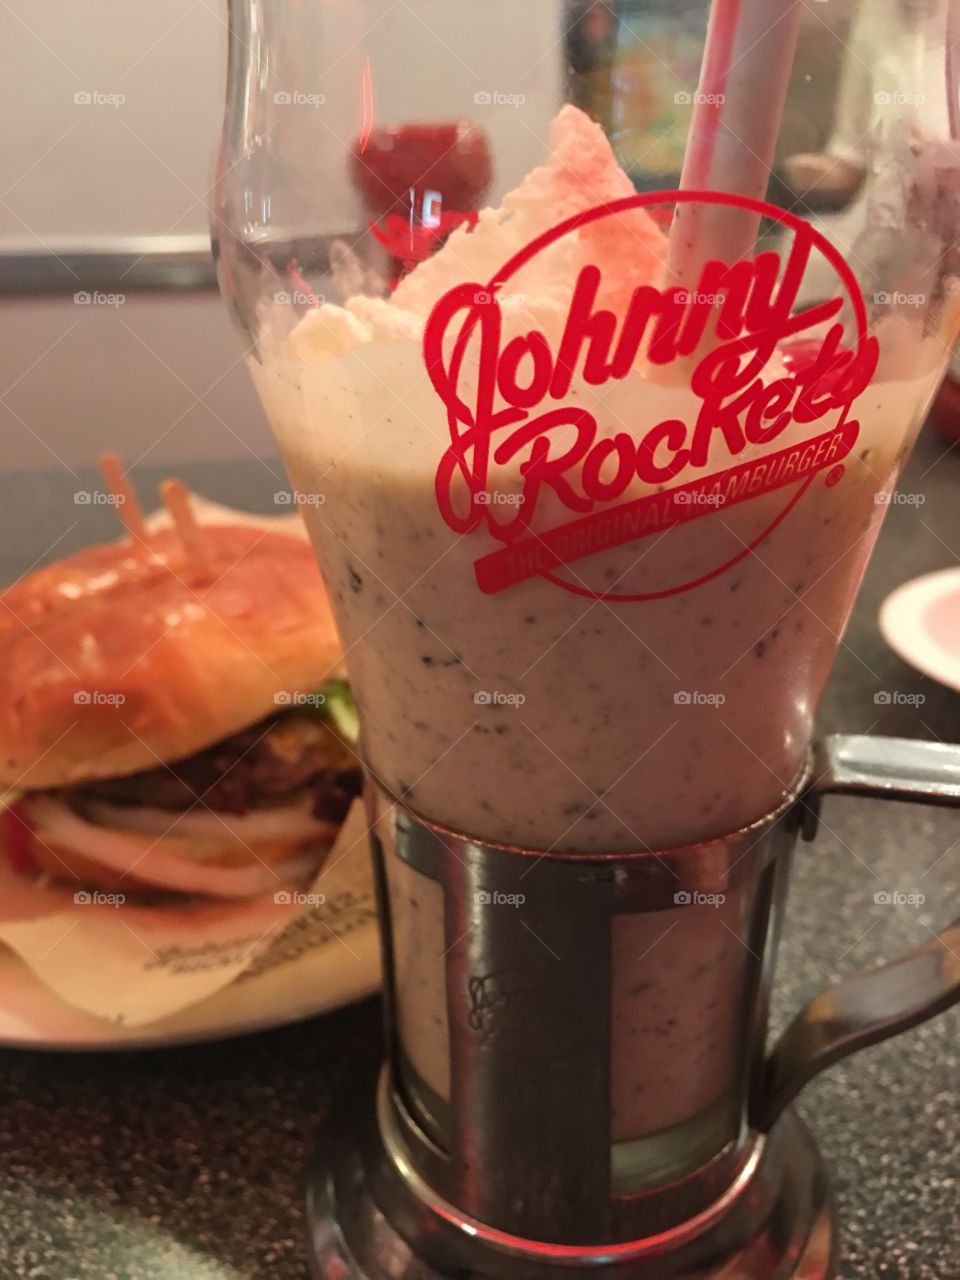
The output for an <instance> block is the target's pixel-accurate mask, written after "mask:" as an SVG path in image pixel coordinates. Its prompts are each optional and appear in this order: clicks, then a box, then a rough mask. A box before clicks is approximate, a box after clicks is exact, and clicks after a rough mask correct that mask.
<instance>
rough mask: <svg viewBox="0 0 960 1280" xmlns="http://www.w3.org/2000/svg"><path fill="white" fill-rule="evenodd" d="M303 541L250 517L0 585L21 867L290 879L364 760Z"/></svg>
mask: <svg viewBox="0 0 960 1280" xmlns="http://www.w3.org/2000/svg"><path fill="white" fill-rule="evenodd" d="M341 662H342V654H341V649H340V644H339V640H338V638H337V634H336V631H335V629H334V625H333V620H332V617H331V614H330V607H329V602H328V599H327V594H326V590H325V588H324V585H323V582H322V580H321V577H320V574H319V571H318V570H317V567H316V564H315V562H314V558H313V554H312V552H311V550H310V547H309V545H308V543H307V542H306V541H305V540H304V539H302V538H300V537H298V536H297V535H296V534H292V533H290V534H287V533H281V532H277V531H275V530H268V529H265V528H263V527H255V526H252V525H245V524H218V525H205V526H197V525H194V526H193V536H191V538H190V539H189V540H187V541H185V540H184V538H183V537H182V536H181V534H179V533H178V532H177V531H175V530H172V529H168V530H163V531H160V532H157V533H154V534H151V535H150V536H148V537H144V538H142V539H138V538H132V539H126V540H124V541H123V542H118V543H114V544H109V545H105V546H98V547H91V548H89V549H87V550H85V551H82V552H80V553H78V554H77V555H73V556H70V557H69V558H68V559H66V560H61V561H59V562H57V563H56V564H52V565H50V566H48V567H46V568H43V569H40V570H39V571H37V572H35V573H33V574H31V575H30V576H29V577H26V578H24V579H22V580H21V581H20V582H18V583H16V584H15V585H14V586H11V587H9V588H8V589H7V590H6V591H3V592H2V593H0V790H6V791H13V792H14V793H15V794H17V796H18V798H17V799H16V801H15V802H14V803H13V804H12V805H10V806H9V807H8V808H7V809H6V810H5V813H4V820H3V825H4V837H5V846H6V849H7V852H8V855H9V857H10V858H11V860H12V861H13V862H14V864H15V865H16V866H17V867H18V869H21V870H23V871H32V872H34V873H38V874H46V875H48V876H51V877H54V878H56V879H57V880H60V881H64V882H67V883H71V884H73V885H75V886H76V887H77V888H80V887H83V888H93V889H103V890H107V891H111V890H112V891H116V890H122V891H125V892H126V893H127V894H128V895H135V894H138V893H139V894H151V893H156V892H157V891H159V892H172V893H176V894H190V895H201V896H205V897H210V898H246V897H251V896H255V895H258V894H263V893H267V892H270V891H275V890H277V889H278V888H280V887H282V886H284V885H287V884H290V883H297V882H301V881H305V880H306V879H308V878H309V877H310V875H311V874H312V873H313V872H314V871H315V870H316V869H317V868H318V866H319V865H320V862H321V861H322V859H323V857H324V854H325V853H326V851H327V850H328V849H329V847H330V845H331V843H332V841H333V839H334V838H335V836H336V834H337V831H338V829H339V827H340V824H341V822H342V820H343V818H344V817H345V815H346V812H347V809H348V808H349V805H350V803H351V800H352V798H353V797H354V796H355V795H356V794H357V793H358V792H359V789H360V773H359V767H358V764H357V759H356V756H355V755H354V752H353V750H352V747H353V742H352V740H351V739H352V738H355V723H353V722H352V718H351V717H352V710H351V708H352V704H351V703H350V701H349V690H348V689H347V687H346V685H345V683H344V682H343V681H342V680H341V679H339V678H338V677H339V672H340V667H341Z"/></svg>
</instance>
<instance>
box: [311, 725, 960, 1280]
mask: <svg viewBox="0 0 960 1280" xmlns="http://www.w3.org/2000/svg"><path fill="white" fill-rule="evenodd" d="M831 792H847V793H850V792H853V793H858V794H863V795H870V796H874V797H880V798H893V799H907V800H922V801H925V802H928V803H942V804H950V805H955V806H956V805H960V747H951V746H943V745H941V744H934V743H923V742H913V741H903V740H897V739H883V738H854V737H833V738H829V739H827V740H825V741H824V742H822V743H820V744H818V745H817V747H816V748H815V749H814V751H813V752H812V753H811V757H810V761H809V765H808V769H807V771H806V773H805V775H804V777H803V778H802V779H801V780H800V781H799V783H798V785H797V787H796V789H795V791H794V792H793V793H791V794H790V795H788V796H787V797H785V799H784V802H783V803H782V805H781V806H780V808H779V809H778V810H777V811H776V812H774V813H772V814H769V815H767V816H766V817H764V818H763V819H762V820H760V821H759V822H757V823H754V824H752V825H751V826H749V827H747V828H744V829H743V830H741V831H738V832H735V833H733V834H732V835H729V836H726V837H724V838H722V839H718V840H712V841H709V842H706V843H703V844H698V845H692V846H686V847H684V848H678V849H672V850H665V851H660V852H658V853H650V852H647V851H644V852H639V853H633V854H626V855H619V854H618V855H597V854H583V855H581V854H570V853H564V854H547V853H544V852H542V851H536V850H523V849H516V848H509V847H497V846H491V845H488V844H484V843H482V842H479V841H476V840H472V839H470V838H469V837H467V836H463V835H460V834H457V833H454V832H451V831H447V830H445V829H443V828H441V827H438V826H436V825H435V824H432V823H430V822H428V821H426V820H425V819H423V818H422V817H420V816H418V815H416V814H414V813H412V812H411V811H410V810H408V809H406V808H405V807H404V806H403V805H402V804H400V803H399V802H398V801H396V800H395V799H394V798H393V797H391V796H389V795H388V794H387V793H386V792H384V791H383V790H382V789H381V788H379V787H377V786H375V785H374V784H370V789H369V792H368V795H369V800H370V808H371V829H372V838H373V846H374V860H375V867H376V873H377V880H378V893H379V898H380V918H381V928H382V936H383V951H384V996H385V1010H386V1023H387V1040H388V1061H387V1064H386V1066H385V1067H384V1071H383V1074H382V1076H381V1079H380V1083H379V1086H378V1088H377V1090H376V1099H375V1101H374V1099H373V1098H371V1096H370V1092H369V1091H368V1092H367V1093H366V1094H365V1096H364V1098H363V1099H362V1100H361V1101H360V1102H359V1103H358V1105H357V1106H356V1107H355V1108H353V1109H349V1110H348V1111H346V1112H345V1113H344V1119H342V1120H341V1121H340V1123H339V1125H338V1126H337V1128H336V1129H335V1130H333V1131H331V1132H330V1133H329V1134H328V1135H327V1137H326V1139H325V1141H324V1145H323V1149H322V1151H321V1154H320V1158H319V1160H318V1163H317V1166H316V1168H315V1170H314V1172H313V1174H312V1175H311V1180H310V1187H309V1222H310V1233H311V1234H310V1250H311V1261H312V1266H313V1273H314V1275H315V1276H317V1277H324V1278H334V1277H341V1278H342V1277H352V1278H355V1280H474V1278H477V1280H479V1278H480V1277H488V1278H489V1280H548V1278H550V1277H558V1276H563V1275H567V1274H573V1275H575V1274H576V1273H578V1272H584V1273H589V1274H590V1275H591V1276H597V1277H618V1278H622V1280H670V1278H671V1277H678V1278H684V1280H693V1278H694V1277H696V1278H697V1280H708V1278H713V1280H720V1278H721V1277H731V1278H732V1277H736V1280H787V1278H788V1277H795V1278H797V1280H821V1278H823V1280H826V1277H829V1276H831V1275H833V1274H834V1265H835V1261H834V1253H835V1239H834V1228H833V1217H832V1209H831V1204H830V1195H829V1189H828V1184H827V1179H826V1177H825V1174H824V1170H823V1168H822V1165H821V1161H820V1157H819V1154H818V1152H817V1149H816V1146H815V1144H814V1142H813V1139H812V1138H811V1136H810V1134H809V1133H808V1132H807V1130H806V1129H805V1128H804V1127H803V1125H802V1124H801V1123H800V1121H799V1120H798V1119H797V1117H796V1116H795V1115H794V1114H793V1113H792V1112H791V1111H790V1110H789V1109H788V1107H789V1104H790V1102H791V1101H792V1100H793V1098H794V1097H795V1096H796V1094H797V1093H798V1092H799V1090H800V1089H801V1088H802V1087H803V1086H804V1084H805V1083H806V1082H807V1081H808V1080H809V1079H811V1078H812V1077H813V1076H814V1075H816V1074H817V1073H818V1072H819V1071H821V1070H823V1069H824V1068H825V1067H827V1066H829V1065H830V1064H831V1063H833V1062H835V1061H837V1060H838V1059H839V1058H841V1057H844V1056H846V1055H847V1054H849V1053H852V1052H854V1051H855V1050H856V1049H858V1048H861V1047H863V1046H865V1045H868V1044H873V1043H876V1042H877V1041H879V1040H882V1039H885V1038H887V1037H889V1036H892V1035H895V1034H897V1033H898V1032H900V1031H902V1030H904V1029H906V1028H907V1027H910V1026H913V1025H915V1024H916V1023H918V1022H920V1021H923V1020H924V1019H926V1018H929V1017H931V1016H933V1015H934V1014H935V1013H937V1012H939V1011H941V1010H942V1009H945V1008H946V1007H948V1006H949V1005H950V1004H953V1003H955V1002H956V1001H958V1000H960V960H958V959H957V955H958V953H960V925H954V926H953V927H952V928H951V929H948V930H946V931H945V932H944V933H943V934H941V935H939V936H938V937H936V938H933V939H931V940H930V942H928V943H927V944H925V945H924V946H922V947H920V948H919V949H918V950H917V951H914V952H912V953H911V954H909V955H907V956H904V957H902V958H900V959H899V960H897V961H894V962H893V963H892V964H889V965H885V966H883V967H881V968H878V969H874V970H872V971H869V972H865V973H861V974H858V975H855V976H854V977H852V978H850V979H848V980H847V981H845V982H843V983H840V984H838V985H836V986H834V987H831V988H829V989H828V990H827V991H825V992H823V993H822V994H821V995H820V996H818V997H816V998H815V999H814V1000H812V1001H811V1002H810V1003H809V1004H808V1005H807V1006H806V1008H805V1009H803V1010H802V1011H801V1012H800V1013H799V1014H798V1015H797V1016H796V1018H795V1019H794V1020H793V1022H792V1023H791V1024H790V1026H789V1027H788V1028H787V1030H786V1032H785V1033H784V1035H783V1036H782V1037H781V1039H780V1041H779V1042H778V1043H777V1044H776V1046H775V1047H774V1048H773V1050H772V1052H770V1053H769V1054H768V1053H767V1052H766V1032H767V1011H768V1004H769V992H770V986H771V982H772V978H773V969H774V962H775V955H776V946H777V939H778V935H779V930H780V924H781V921H782V917H783V909H784V904H785V898H786V888H787V880H788V876H789V868H790V861H791V857H792V852H793V848H794V845H795V842H796V838H797V835H798V834H799V833H801V832H802V834H803V836H804V838H806V839H812V838H813V836H814V835H815V832H816V825H817V815H818V812H819V805H820V801H821V798H822V796H823V795H825V794H827V793H831ZM534 873H535V874H534ZM411 885H412V888H411ZM534 886H535V889H534ZM718 904H726V905H725V906H724V910H725V912H726V918H724V919H723V920H721V921H719V923H720V924H722V926H723V929H722V931H721V930H720V928H719V927H716V926H713V925H712V924H711V921H712V917H711V916H710V915H709V914H705V913H709V911H710V910H711V908H714V909H715V908H716V907H717V906H718ZM698 906H700V907H702V908H703V911H702V912H701V914H700V915H697V914H696V910H697V908H698ZM498 908H499V909H498ZM417 910H419V911H420V913H421V914H420V917H419V920H420V921H421V922H424V921H427V920H428V919H429V920H430V921H432V925H431V928H432V930H433V932H432V933H430V931H429V930H428V931H427V934H428V935H429V937H430V938H431V939H432V941H433V943H434V944H436V943H437V941H438V939H439V940H440V941H442V948H440V950H442V954H432V953H431V950H430V947H429V946H428V945H427V936H426V935H425V936H424V938H423V945H420V946H419V947H418V945H417V942H418V939H417V934H416V930H411V928H410V925H411V912H413V913H414V915H413V917H412V922H413V924H414V925H416V924H417V923H418V917H416V914H415V913H416V911H417ZM427 913H429V915H428V914H427ZM624 921H626V922H627V923H626V925H624V924H623V922H624ZM668 922H673V927H676V928H678V929H679V930H681V931H682V932H680V933H679V935H678V936H677V939H676V941H677V943H678V945H676V947H675V949H674V950H673V951H671V952H668V953H666V955H665V953H664V952H663V951H661V953H660V954H659V955H658V954H657V951H656V949H655V948H653V949H651V952H650V954H649V955H648V956H644V955H641V956H638V957H636V958H633V957H632V953H631V951H630V949H629V948H628V949H627V951H624V950H623V949H622V948H620V949H619V950H618V949H617V946H616V943H615V938H616V936H617V930H618V928H622V927H626V928H628V929H636V930H637V931H638V933H637V936H638V937H640V936H642V937H646V936H648V934H649V930H651V929H653V930H654V933H655V934H656V935H657V936H665V934H663V932H662V931H661V930H660V929H659V927H658V926H659V924H660V923H663V924H664V925H666V924H667V923H668ZM711 927H713V928H714V930H715V934H716V939H717V941H716V942H715V943H714V944H712V948H711V949H710V950H709V953H708V954H709V956H710V961H711V964H712V968H711V969H710V971H709V973H708V972H707V971H706V969H705V966H704V965H703V964H701V965H700V966H699V968H698V969H697V970H695V971H691V973H687V971H686V970H685V969H684V968H683V965H682V961H683V957H684V955H685V954H686V952H687V951H693V950H695V948H696V947H698V946H700V947H703V946H704V945H705V944H704V942H703V936H704V934H705V932H706V934H707V935H708V937H709V930H710V929H711ZM724 934H726V935H729V941H728V942H726V943H723V942H722V939H723V936H724ZM557 938H562V939H563V944H562V945H557V946H551V939H557ZM436 949H437V948H436V945H434V950H436ZM624 955H627V956H628V957H630V959H629V963H624V962H623V956H624ZM612 956H619V957H620V959H619V960H618V961H617V962H616V963H612V962H611V957H612ZM671 957H672V959H671ZM671 966H672V967H671ZM678 966H679V967H678ZM664 970H666V971H667V975H666V976H665V974H664ZM667 982H670V983H672V984H673V995H674V997H675V998H674V1000H673V1005H674V1016H672V1017H664V1012H663V1011H664V1003H663V1001H664V999H665V998H668V997H669V996H670V994H671V992H670V988H669V987H667V986H665V985H664V984H665V983H667ZM708 982H712V984H713V985H712V987H709V988H708V989H709V992H710V1002H709V1004H704V1005H703V1007H704V1008H710V1009H712V1010H713V1011H714V1013H716V1012H717V1011H718V1010H719V1015H718V1016H716V1017H714V1018H713V1021H710V1020H709V1019H707V1018H706V1017H704V1016H702V1015H701V1014H700V1012H699V1005H698V1001H703V999H704V997H703V990H704V989H705V988H706V987H707V984H708ZM418 984H419V985H418ZM431 984H433V985H432V986H431ZM630 1001H634V1002H635V1006H630V1007H631V1010H634V1009H636V1010H639V1012H640V1014H641V1015H642V1016H641V1017H640V1019H639V1020H637V1019H634V1020H633V1022H631V1029H632V1030H633V1031H634V1032H636V1033H637V1034H638V1036H639V1045H640V1048H639V1050H638V1049H637V1048H636V1047H633V1048H629V1049H628V1048H627V1047H625V1046H627V1045H628V1041H627V1040H626V1039H624V1038H623V1036H621V1038H620V1040H619V1042H618V1040H617V1035H616V1034H614V1033H612V1031H611V1028H612V1027H614V1026H616V1025H617V1018H618V1015H619V1013H620V1011H622V1009H623V1007H624V1006H625V1005H627V1004H628V1003H629V1002H630ZM636 1002H639V1003H638V1004H637V1003H636ZM434 1005H442V1006H443V1007H442V1008H434ZM425 1014H430V1015H432V1016H431V1017H425V1016H424V1015H425ZM647 1015H649V1016H647ZM644 1019H645V1021H644ZM658 1019H659V1021H658ZM685 1020H686V1022H685ZM641 1024H642V1025H641ZM670 1037H675V1039H674V1040H671V1039H670ZM661 1041H663V1042H664V1047H663V1048H662V1049H658V1048H657V1046H658V1044H660V1042H661ZM681 1046H685V1049H686V1052H688V1053H689V1052H693V1051H696V1052H700V1051H704V1052H707V1053H708V1054H709V1062H710V1065H711V1071H710V1072H709V1073H708V1072H707V1071H706V1070H705V1069H704V1070H702V1071H700V1072H696V1071H695V1072H693V1073H692V1074H691V1073H689V1072H688V1073H687V1074H686V1075H685V1074H684V1073H683V1070H682V1067H683V1063H682V1062H681V1060H680V1056H679V1055H680V1049H681ZM627 1052H629V1053H630V1054H632V1055H634V1057H635V1058H636V1065H635V1073H636V1076H637V1080H638V1087H639V1088H640V1089H641V1090H642V1089H643V1088H644V1087H645V1084H646V1083H649V1082H650V1081H649V1080H648V1081H646V1082H645V1080H644V1075H645V1072H646V1073H647V1074H648V1076H649V1077H650V1080H652V1079H653V1076H654V1074H655V1070H657V1069H659V1068H655V1067H654V1062H655V1060H657V1061H659V1063H660V1066H661V1067H662V1065H663V1061H664V1060H665V1061H666V1063H667V1065H668V1067H669V1064H670V1062H671V1061H673V1062H674V1064H675V1067H676V1078H675V1081H670V1082H668V1087H667V1088H666V1089H665V1090H664V1091H663V1092H662V1093H661V1094H660V1095H658V1097H657V1108H655V1109H654V1113H653V1114H654V1115H656V1114H657V1109H658V1108H659V1109H660V1110H662V1112H663V1116H664V1118H665V1119H666V1120H670V1121H671V1122H670V1123H666V1124H664V1125H663V1126H662V1127H658V1126H657V1125H650V1124H649V1123H647V1124H646V1125H645V1131H644V1132H641V1133H634V1132H632V1131H628V1132H626V1133H624V1132H622V1131H621V1130H622V1128H623V1120H622V1117H621V1118H618V1106H617V1102H618V1100H617V1097H616V1096H615V1095H616V1093H617V1092H618V1091H619V1092H620V1093H624V1092H628V1090H626V1089H625V1082H626V1084H627V1085H629V1084H630V1082H631V1079H632V1078H631V1076H630V1073H629V1072H628V1073H627V1075H626V1077H625V1076H624V1073H623V1070H622V1068H623V1065H624V1063H623V1061H622V1060H621V1061H619V1062H614V1055H615V1054H618V1055H619V1057H620V1059H623V1056H624V1054H625V1053H627ZM658 1053H659V1054H660V1058H659V1059H655V1055H656V1054H658ZM664 1055H665V1057H664ZM671 1055H673V1057H672V1058H671ZM614 1067H617V1068H618V1070H617V1072H615V1071H614ZM708 1077H710V1078H708ZM615 1079H616V1081H617V1083H616V1086H615V1085H614V1083H613V1082H614V1080H615ZM670 1084H672V1085H673V1087H672V1089H671V1088H670V1087H669V1085H670ZM705 1084H706V1085H710V1086H711V1087H712V1088H713V1089H714V1090H715V1092H716V1097H715V1098H712V1099H711V1098H708V1097H707V1096H706V1095H704V1096H701V1092H702V1087H703V1086H704V1085H705ZM670 1107H674V1108H676V1109H677V1116H679V1117H680V1118H679V1119H678V1118H677V1116H670V1115H668V1109H669V1108H670ZM687 1113H688V1114H687ZM638 1114H639V1113H638Z"/></svg>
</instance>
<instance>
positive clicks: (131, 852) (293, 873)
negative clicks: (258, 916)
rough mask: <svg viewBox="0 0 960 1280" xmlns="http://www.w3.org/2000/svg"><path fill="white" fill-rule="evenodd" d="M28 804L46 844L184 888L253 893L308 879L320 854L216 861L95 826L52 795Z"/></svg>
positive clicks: (180, 845) (172, 844) (221, 894)
mask: <svg viewBox="0 0 960 1280" xmlns="http://www.w3.org/2000/svg"><path fill="white" fill-rule="evenodd" d="M23 804H24V806H25V807H26V809H27V812H28V814H29V816H30V820H31V822H32V823H33V826H34V829H35V831H36V833H37V835H38V837H39V838H40V839H41V840H43V841H45V842H46V843H47V844H51V845H53V844H55V845H60V846H61V847H63V848H66V849H72V850H74V852H76V853H79V854H81V855H82V856H83V857H84V858H89V859H90V861H91V862H96V863H99V864H100V865H101V866H104V867H109V868H110V870H111V871H116V872H120V873H121V874H126V873H129V874H131V875H133V876H135V877H136V879H137V880H139V881H143V882H144V883H146V884H151V885H155V886H157V887H159V888H163V889H173V890H176V891H178V892H180V893H198V894H206V895H208V896H210V897H217V898H253V897H256V896H257V895H258V894H261V893H266V892H268V891H269V890H271V889H276V888H278V887H279V886H280V885H283V884H287V883H290V882H292V881H295V880H299V879H301V878H303V877H304V876H306V875H308V874H309V873H310V871H311V870H312V869H313V867H315V866H316V862H317V858H316V854H314V855H313V856H311V855H310V854H301V855H300V856H298V857H296V858H292V859H290V860H288V861H287V862H284V863H280V864H276V865H273V866H266V865H260V864H255V865H253V866H246V867H222V866H215V865H212V864H210V863H208V862H202V861H197V860H196V859H195V858H192V857H191V850H192V844H191V842H189V841H186V840H177V839H163V838H155V837H151V836H149V835H144V834H142V833H139V832H131V831H114V830H111V829H110V828H108V827H98V826H94V825H93V824H92V823H90V822H87V821H85V820H84V819H83V818H81V817H80V816H79V814H77V813H75V812H74V811H73V809H71V808H70V806H69V805H67V804H64V802H63V801H62V800H59V799H57V798H55V797H53V796H50V795H45V794H34V795H31V796H29V797H28V798H26V799H24V801H23ZM319 844H320V842H319V841H318V845H319Z"/></svg>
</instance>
